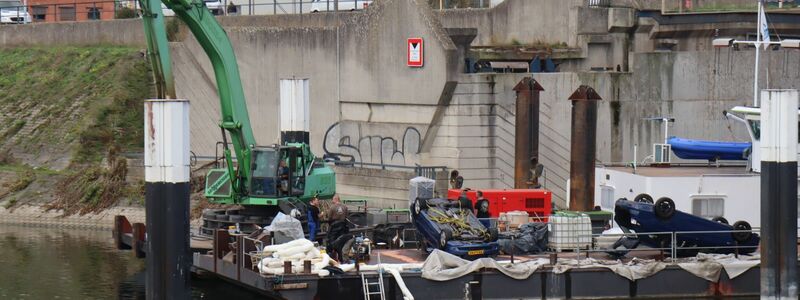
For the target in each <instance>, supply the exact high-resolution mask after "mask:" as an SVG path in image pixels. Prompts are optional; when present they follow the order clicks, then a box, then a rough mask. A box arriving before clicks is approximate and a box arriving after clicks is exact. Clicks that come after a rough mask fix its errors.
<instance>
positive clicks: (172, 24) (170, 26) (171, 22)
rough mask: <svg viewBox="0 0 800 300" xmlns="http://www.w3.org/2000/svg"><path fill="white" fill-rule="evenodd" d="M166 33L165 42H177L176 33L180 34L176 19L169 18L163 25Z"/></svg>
mask: <svg viewBox="0 0 800 300" xmlns="http://www.w3.org/2000/svg"><path fill="white" fill-rule="evenodd" d="M164 27H166V31H167V41H170V42H177V41H178V40H179V39H178V32H180V28H181V27H180V21H178V19H176V18H169V19H167V23H166V24H165V25H164Z"/></svg>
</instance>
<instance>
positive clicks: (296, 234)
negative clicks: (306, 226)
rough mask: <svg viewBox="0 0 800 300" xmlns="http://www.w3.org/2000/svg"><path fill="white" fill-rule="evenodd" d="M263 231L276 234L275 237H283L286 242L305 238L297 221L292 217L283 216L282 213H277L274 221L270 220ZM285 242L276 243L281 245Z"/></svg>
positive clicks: (301, 226)
mask: <svg viewBox="0 0 800 300" xmlns="http://www.w3.org/2000/svg"><path fill="white" fill-rule="evenodd" d="M264 230H266V231H270V232H273V233H277V234H276V235H277V236H280V235H283V236H285V238H286V239H288V241H294V240H298V239H303V238H305V235H304V234H303V225H302V224H301V223H300V221H299V220H297V219H295V218H292V216H289V215H285V214H283V213H282V212H279V213H278V215H277V216H275V218H274V219H272V223H270V224H269V226H267V228H265V229H264ZM283 242H287V241H277V237H276V243H279V244H280V243H283Z"/></svg>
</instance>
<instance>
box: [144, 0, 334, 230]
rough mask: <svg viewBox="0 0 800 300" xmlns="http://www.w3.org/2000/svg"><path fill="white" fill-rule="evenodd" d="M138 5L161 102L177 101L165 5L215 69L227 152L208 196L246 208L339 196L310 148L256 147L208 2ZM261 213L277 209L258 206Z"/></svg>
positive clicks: (233, 65)
mask: <svg viewBox="0 0 800 300" xmlns="http://www.w3.org/2000/svg"><path fill="white" fill-rule="evenodd" d="M139 2H140V4H141V6H142V20H143V21H144V27H145V35H146V38H147V44H148V52H149V53H148V54H149V56H150V58H151V62H152V64H153V73H154V75H155V76H154V77H155V81H156V88H157V92H158V97H159V98H161V99H174V98H176V95H175V87H174V79H173V77H172V70H171V65H172V63H171V59H170V55H169V43H168V41H167V34H166V29H165V26H164V16H163V14H162V11H161V2H163V3H164V4H165V5H166V6H167V7H168V8H170V9H172V10H173V11H174V12H175V17H176V18H178V19H179V20H181V21H183V22H184V23H185V24H186V26H187V27H188V28H189V30H190V31H191V32H192V34H193V35H194V36H195V38H196V39H197V42H198V43H199V44H200V46H201V47H202V48H203V50H204V51H205V53H206V54H207V55H208V58H209V60H210V61H211V65H212V66H213V69H214V75H215V79H216V83H217V92H218V94H219V101H220V108H221V109H220V111H221V113H222V116H221V120H220V123H219V126H220V128H222V139H223V141H224V143H223V146H224V151H223V157H222V161H223V163H222V164H221V165H220V168H216V169H212V170H211V171H210V172H209V173H208V175H207V177H206V184H205V187H206V191H205V195H206V197H207V198H208V199H209V200H210V201H211V202H214V203H220V204H239V205H244V206H246V207H247V206H272V207H275V206H279V205H281V203H282V202H284V201H290V202H296V201H297V200H300V201H301V202H305V201H307V200H308V199H310V198H312V197H314V196H318V197H320V198H322V199H325V198H331V197H332V196H333V195H334V193H335V192H336V188H335V187H336V180H335V175H334V173H333V170H332V169H331V168H330V167H329V166H327V165H325V164H324V163H323V162H322V160H320V159H318V158H316V157H315V156H314V155H313V154H312V153H311V150H310V148H309V146H308V144H305V143H285V144H284V145H272V146H259V145H258V144H257V143H256V140H255V138H254V135H253V130H252V127H251V125H250V117H249V115H248V110H247V104H246V101H245V98H244V91H243V89H242V81H241V79H240V76H239V67H238V65H237V61H236V55H235V54H234V52H233V47H232V46H231V42H230V40H229V39H228V35H227V34H226V33H225V30H224V29H223V28H222V26H220V24H219V23H218V22H217V20H216V18H215V16H214V15H213V14H212V13H211V12H210V11H209V10H208V8H206V6H205V2H203V1H202V0H139ZM190 100H191V99H190ZM228 138H230V143H228ZM229 145H230V147H232V148H233V151H231V149H230V148H229ZM234 157H235V158H236V162H234V159H233V158H234ZM280 161H284V162H286V165H287V167H288V168H289V172H288V173H289V174H288V179H287V178H286V177H287V176H286V174H285V173H284V174H278V172H279V171H280V169H279V167H278V166H279V164H280ZM281 175H283V177H282V176H281ZM281 181H288V183H289V184H288V185H289V188H288V190H287V189H286V188H285V187H286V184H285V183H284V185H283V186H282V187H284V188H283V189H281V185H280V184H281V183H282V182H281ZM256 211H262V212H263V211H268V212H275V211H276V210H275V209H263V208H259V209H256ZM265 217H269V216H265Z"/></svg>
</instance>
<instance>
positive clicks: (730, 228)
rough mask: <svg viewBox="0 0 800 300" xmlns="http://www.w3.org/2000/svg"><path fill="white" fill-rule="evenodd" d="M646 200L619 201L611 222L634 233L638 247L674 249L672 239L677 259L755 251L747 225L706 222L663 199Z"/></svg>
mask: <svg viewBox="0 0 800 300" xmlns="http://www.w3.org/2000/svg"><path fill="white" fill-rule="evenodd" d="M645 196H646V197H637V198H636V199H635V201H630V200H627V199H619V200H617V202H616V204H615V206H614V221H615V222H616V223H617V225H619V226H620V227H621V228H622V229H623V231H626V232H629V231H631V230H632V231H635V232H636V236H637V238H638V242H640V243H641V244H645V245H647V246H650V247H653V248H658V249H662V250H666V249H671V248H672V247H673V239H674V240H675V241H674V246H675V248H674V249H677V251H676V252H677V253H676V255H677V256H693V255H695V254H697V253H698V252H706V253H722V254H729V253H739V254H747V253H752V252H754V251H756V250H757V249H758V244H759V242H760V238H759V236H758V234H756V233H753V232H752V228H751V227H750V224H748V223H747V222H746V221H738V222H736V223H734V224H733V225H729V224H728V221H727V220H725V219H724V218H721V217H719V218H714V219H713V220H708V219H706V218H703V217H698V216H695V215H691V214H688V213H684V212H681V211H679V210H676V209H675V202H674V201H672V199H670V198H667V197H662V198H660V199H658V200H657V201H655V203H654V202H653V200H652V198H651V197H650V196H649V195H645ZM650 233H652V234H650ZM635 244H638V243H634V245H635ZM667 251H669V250H667Z"/></svg>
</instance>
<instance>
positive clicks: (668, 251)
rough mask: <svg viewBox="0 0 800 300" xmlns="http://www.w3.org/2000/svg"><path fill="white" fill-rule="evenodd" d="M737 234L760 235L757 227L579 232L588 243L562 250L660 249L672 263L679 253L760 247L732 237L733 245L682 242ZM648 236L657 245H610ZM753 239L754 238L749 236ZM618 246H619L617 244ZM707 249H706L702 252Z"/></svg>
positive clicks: (647, 252)
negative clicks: (743, 228)
mask: <svg viewBox="0 0 800 300" xmlns="http://www.w3.org/2000/svg"><path fill="white" fill-rule="evenodd" d="M736 233H752V234H754V235H755V234H759V235H760V228H753V229H750V230H708V231H662V232H630V233H613V234H583V235H578V236H577V237H578V239H580V238H583V239H586V238H587V237H590V238H591V246H590V247H588V248H586V247H576V248H574V249H565V250H574V252H575V253H577V256H578V257H580V256H581V255H580V253H581V252H583V253H585V255H586V257H589V255H590V254H592V253H600V252H602V253H610V254H613V253H616V254H618V255H619V256H626V257H637V258H643V257H649V258H652V257H654V255H653V254H654V253H653V252H660V255H656V256H660V257H666V256H667V255H668V257H669V258H670V259H671V261H672V262H675V261H676V259H677V258H678V256H679V255H684V254H687V253H689V254H694V253H695V252H697V253H700V252H727V253H730V254H734V255H735V256H736V257H738V256H739V254H745V253H753V252H756V251H757V250H758V248H759V245H758V244H756V245H752V244H739V242H736V239H733V240H734V245H716V246H697V245H691V244H688V243H681V242H680V241H681V240H687V239H689V238H686V239H684V238H685V237H687V236H693V237H695V238H697V237H698V236H705V237H709V236H714V235H716V236H720V235H728V236H732V235H734V234H736ZM640 236H641V237H645V236H646V237H648V238H649V239H651V240H655V241H660V246H659V247H650V246H645V245H642V244H640V245H639V246H638V247H635V248H633V249H626V248H619V249H613V248H612V247H609V246H610V245H613V244H614V243H616V241H618V240H620V239H622V238H625V237H627V238H638V237H640ZM751 238H753V237H751ZM620 246H621V245H620ZM704 250H708V251H704Z"/></svg>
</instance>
